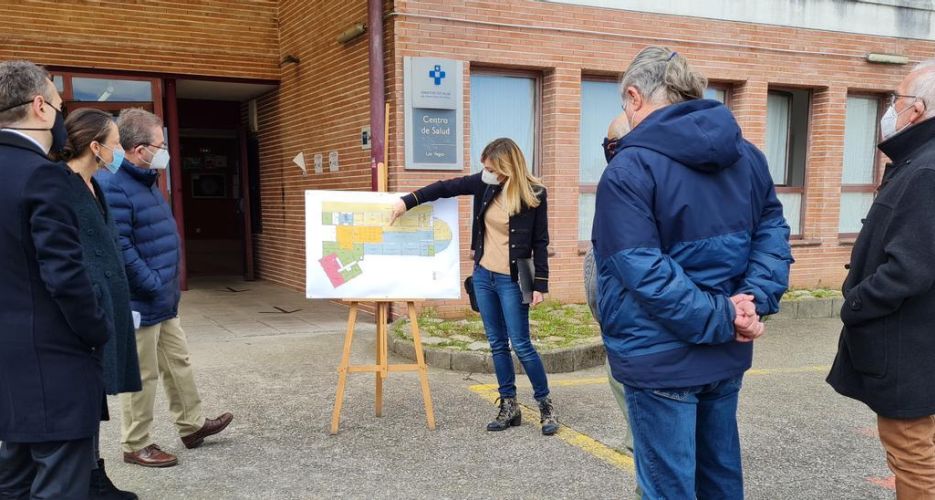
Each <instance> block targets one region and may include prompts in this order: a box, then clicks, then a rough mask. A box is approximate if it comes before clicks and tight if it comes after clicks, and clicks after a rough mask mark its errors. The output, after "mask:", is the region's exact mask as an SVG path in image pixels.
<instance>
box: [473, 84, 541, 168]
mask: <svg viewBox="0 0 935 500" xmlns="http://www.w3.org/2000/svg"><path fill="white" fill-rule="evenodd" d="M538 90H539V80H538V78H537V77H535V76H532V75H520V74H506V73H502V74H500V73H475V74H472V75H471V172H479V171H480V169H481V168H483V165H482V164H481V161H480V157H481V153H482V152H483V151H484V147H486V146H487V144H489V143H490V141H492V140H494V139H497V138H499V137H509V138H510V139H513V140H514V141H515V142H516V144H517V145H519V147H520V149H521V150H522V151H523V156H525V157H526V165H527V166H528V167H529V169H530V170H532V171H533V172H536V171H537V170H538V169H537V168H535V166H536V163H537V156H536V155H537V153H538V151H537V147H536V142H537V138H538V135H539V134H538V116H537V110H538V98H539V97H538V94H539V92H538Z"/></svg>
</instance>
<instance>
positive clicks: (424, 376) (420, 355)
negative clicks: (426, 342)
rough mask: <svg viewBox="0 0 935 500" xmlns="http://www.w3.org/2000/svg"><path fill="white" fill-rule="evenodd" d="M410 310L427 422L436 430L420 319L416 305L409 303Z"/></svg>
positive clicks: (407, 306)
mask: <svg viewBox="0 0 935 500" xmlns="http://www.w3.org/2000/svg"><path fill="white" fill-rule="evenodd" d="M406 308H407V309H408V310H409V324H410V325H411V326H412V343H413V346H414V347H415V350H416V363H417V364H418V365H419V382H421V384H422V401H423V402H424V403H425V420H426V421H427V423H428V427H429V429H432V430H435V409H434V408H433V407H432V393H431V392H430V391H429V373H428V368H427V367H426V366H425V353H424V352H422V337H421V336H420V335H419V318H418V316H416V305H415V303H414V302H407V303H406Z"/></svg>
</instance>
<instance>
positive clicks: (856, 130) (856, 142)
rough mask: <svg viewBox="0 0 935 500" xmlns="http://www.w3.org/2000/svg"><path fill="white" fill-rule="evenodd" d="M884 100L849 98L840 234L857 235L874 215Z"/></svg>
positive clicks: (878, 98) (842, 179)
mask: <svg viewBox="0 0 935 500" xmlns="http://www.w3.org/2000/svg"><path fill="white" fill-rule="evenodd" d="M881 107H882V106H881V99H880V97H879V96H871V95H849V96H847V110H846V116H845V122H844V165H843V169H842V170H841V212H840V218H839V224H838V232H839V233H841V234H842V235H856V234H857V233H859V232H860V227H861V225H862V224H861V219H863V218H864V217H865V216H866V215H867V212H869V211H870V205H872V204H873V193H874V190H875V189H876V178H877V165H878V164H879V155H878V154H877V148H876V144H877V137H878V135H877V123H878V122H879V119H880V108H881Z"/></svg>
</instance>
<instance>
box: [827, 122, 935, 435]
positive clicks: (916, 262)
mask: <svg viewBox="0 0 935 500" xmlns="http://www.w3.org/2000/svg"><path fill="white" fill-rule="evenodd" d="M879 147H880V150H881V151H883V152H884V153H885V154H886V155H887V156H888V157H890V159H891V160H892V161H893V163H892V165H891V166H889V167H888V168H887V171H886V173H885V175H884V178H883V184H882V185H881V187H880V190H879V193H878V195H877V197H876V199H875V200H874V202H873V205H872V206H871V208H870V212H869V213H868V214H867V218H866V219H865V220H864V225H863V228H862V229H861V231H860V235H859V236H858V238H857V242H856V243H855V244H854V250H853V253H852V254H851V263H850V272H849V273H848V276H847V280H846V281H845V282H844V297H845V300H846V302H845V304H844V307H842V309H841V320H842V321H843V323H844V330H843V331H842V333H841V339H840V341H839V344H838V354H837V357H836V358H835V360H834V365H833V366H832V367H831V373H830V374H829V375H828V383H829V384H831V385H832V386H833V387H834V389H835V390H836V391H838V392H839V393H841V394H843V395H845V396H848V397H852V398H854V399H857V400H860V401H862V402H864V403H865V404H867V405H868V406H870V408H871V409H873V411H875V412H876V413H877V414H879V415H882V416H884V417H889V418H918V417H923V416H927V415H932V414H935V363H933V360H935V120H931V119H930V120H926V121H924V122H922V123H920V124H918V125H915V126H913V127H910V128H908V129H906V130H905V131H903V132H901V133H899V134H897V135H895V136H893V137H891V138H890V139H888V140H886V141H884V142H883V143H881V144H880V146H879Z"/></svg>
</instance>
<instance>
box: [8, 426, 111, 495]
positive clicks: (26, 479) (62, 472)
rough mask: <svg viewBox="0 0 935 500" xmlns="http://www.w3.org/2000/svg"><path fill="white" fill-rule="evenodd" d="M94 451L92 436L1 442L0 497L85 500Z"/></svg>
mask: <svg viewBox="0 0 935 500" xmlns="http://www.w3.org/2000/svg"><path fill="white" fill-rule="evenodd" d="M93 453H94V450H93V444H92V442H91V438H90V437H89V438H86V439H79V440H76V441H53V442H49V443H27V444H17V443H7V442H3V443H0V499H2V500H12V499H15V500H21V499H37V500H38V499H56V500H58V499H61V500H86V499H87V498H88V491H89V484H88V483H89V481H90V478H91V459H90V457H91V456H92V454H93Z"/></svg>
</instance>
